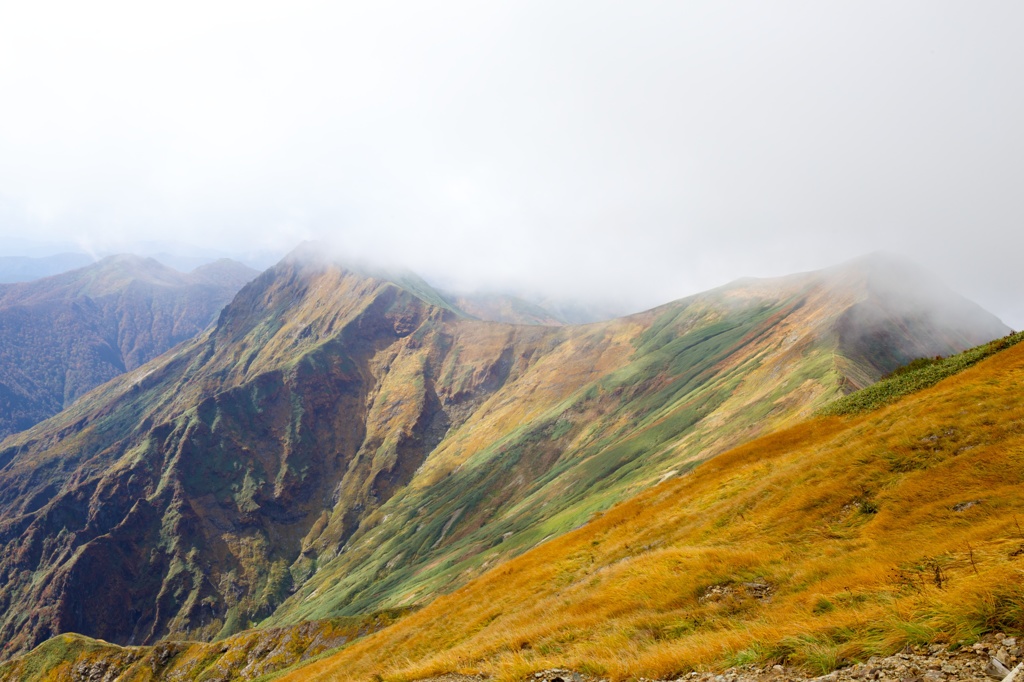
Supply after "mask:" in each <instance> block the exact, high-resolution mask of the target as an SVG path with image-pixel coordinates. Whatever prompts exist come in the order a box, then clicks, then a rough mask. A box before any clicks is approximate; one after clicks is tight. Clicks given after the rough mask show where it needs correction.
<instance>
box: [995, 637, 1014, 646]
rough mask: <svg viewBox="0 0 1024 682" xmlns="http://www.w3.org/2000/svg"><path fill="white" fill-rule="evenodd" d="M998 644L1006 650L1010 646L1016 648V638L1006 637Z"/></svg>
mask: <svg viewBox="0 0 1024 682" xmlns="http://www.w3.org/2000/svg"><path fill="white" fill-rule="evenodd" d="M999 643H1000V644H1002V645H1003V646H1005V647H1007V648H1009V647H1011V646H1017V638H1016V637H1007V638H1005V639H1003V640H1002V641H1001V642H999Z"/></svg>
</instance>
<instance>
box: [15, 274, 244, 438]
mask: <svg viewBox="0 0 1024 682" xmlns="http://www.w3.org/2000/svg"><path fill="white" fill-rule="evenodd" d="M255 274H256V273H255V272H254V271H252V270H250V269H248V268H247V267H245V266H243V265H241V264H239V263H235V262H233V261H227V260H224V261H217V262H215V263H211V264H209V265H205V266H203V267H200V268H197V269H196V270H194V271H193V272H192V273H190V274H183V273H180V272H177V271H175V270H172V269H170V268H168V267H166V266H163V265H161V264H160V263H158V262H157V261H155V260H152V259H144V258H140V257H137V256H110V257H107V258H104V259H102V260H100V261H98V262H96V263H94V264H92V265H88V266H86V267H83V268H79V269H77V270H72V271H69V272H65V273H63V274H60V275H56V276H53V277H46V278H44V279H39V280H35V281H32V282H24V283H17V284H0V436H4V435H7V434H9V433H13V432H15V431H21V430H24V429H26V428H28V427H30V426H32V425H33V424H36V423H38V422H39V421H42V420H43V419H46V418H47V417H50V416H52V415H54V414H56V413H57V412H59V411H60V410H62V409H64V408H65V407H67V406H69V405H71V404H72V403H74V402H75V401H76V400H77V399H78V398H80V397H81V396H82V395H84V394H85V393H87V392H88V391H90V390H91V389H93V388H94V387H96V386H98V385H99V384H101V383H103V382H105V381H107V380H109V379H111V378H113V377H115V376H117V375H118V374H121V373H123V372H125V371H128V370H132V369H135V368H137V367H139V366H141V365H142V364H144V363H145V362H147V361H149V360H151V359H153V358H154V357H156V356H157V355H159V354H161V353H163V352H164V351H166V350H167V349H169V348H171V347H172V346H174V345H176V344H178V343H180V342H182V341H184V340H186V339H188V338H191V337H192V336H194V335H195V334H197V333H199V332H200V331H201V330H202V329H204V328H205V327H206V326H207V325H209V324H210V323H211V322H212V321H213V319H214V318H215V316H216V314H217V313H218V312H219V311H220V309H221V308H222V307H223V306H224V304H225V303H227V302H228V301H229V300H231V297H232V296H234V294H235V293H236V292H237V291H238V290H239V289H240V288H241V287H242V285H243V284H245V282H247V281H248V280H250V279H252V277H253V276H255Z"/></svg>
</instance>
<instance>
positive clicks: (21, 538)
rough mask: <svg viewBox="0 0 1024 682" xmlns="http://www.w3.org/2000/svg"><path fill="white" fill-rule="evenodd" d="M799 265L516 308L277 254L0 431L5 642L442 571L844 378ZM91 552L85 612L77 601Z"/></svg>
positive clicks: (161, 623)
mask: <svg viewBox="0 0 1024 682" xmlns="http://www.w3.org/2000/svg"><path fill="white" fill-rule="evenodd" d="M802 282H803V283H802V284H801V285H800V286H796V287H795V288H793V287H790V288H788V289H787V288H786V287H782V288H781V289H779V285H770V286H769V285H765V286H761V287H759V288H757V287H755V290H743V291H737V290H735V289H734V290H728V291H716V292H710V293H708V294H705V295H697V296H694V297H690V298H688V299H683V300H681V301H677V302H675V303H672V304H667V305H666V306H662V307H660V308H658V309H654V310H652V311H646V312H645V313H640V314H638V315H634V316H630V317H627V318H622V319H619V320H612V321H609V322H606V323H596V324H590V325H585V326H582V327H540V326H515V325H507V324H499V323H489V322H483V321H477V320H471V319H467V318H466V317H465V316H464V315H461V314H460V313H459V312H457V311H455V310H453V309H452V308H450V307H438V306H437V305H434V303H433V302H432V300H431V299H433V298H434V293H435V292H432V291H431V290H424V289H423V288H422V286H421V285H419V284H418V283H413V284H411V285H410V284H406V285H404V286H403V285H402V284H398V283H395V282H391V281H385V280H379V279H373V278H368V277H365V276H362V275H359V274H357V273H354V272H352V271H349V270H347V269H344V268H339V267H336V266H334V265H333V264H331V263H330V262H329V261H326V260H324V259H321V258H313V259H309V258H305V257H303V256H302V254H301V253H300V254H296V255H293V256H290V257H289V258H286V259H285V260H283V261H282V262H281V263H279V264H278V265H277V266H275V267H274V268H271V269H270V270H268V271H267V272H265V273H263V274H262V275H260V276H259V277H257V278H256V279H255V280H253V281H252V282H250V283H249V284H247V285H246V286H245V287H243V288H242V290H241V291H240V292H239V293H238V295H237V296H236V297H235V299H234V301H233V302H232V303H231V304H230V305H228V306H227V307H225V309H224V310H223V311H222V312H221V314H220V317H219V319H218V322H217V325H216V326H215V327H213V328H211V329H210V330H208V331H207V332H205V333H204V334H203V335H201V336H200V337H197V338H196V339H194V340H192V341H191V342H189V343H186V344H184V345H183V346H181V347H179V348H178V349H176V350H175V351H173V352H171V353H169V354H167V355H165V356H162V357H161V358H158V359H157V360H156V361H154V362H151V363H150V364H148V365H146V366H144V367H141V368H139V369H137V370H135V371H133V372H129V373H127V374H125V375H124V376H122V377H119V378H116V379H115V380H114V381H112V382H110V383H109V384H106V385H104V386H102V387H100V388H98V389H96V391H94V393H93V394H90V396H89V398H90V399H89V400H88V401H80V402H78V403H76V404H74V405H72V406H71V407H70V408H69V409H68V410H66V411H65V412H63V413H62V414H60V415H57V416H56V417H54V418H52V419H51V420H49V421H48V422H45V423H43V424H40V425H37V426H36V427H34V428H32V429H30V430H29V431H27V432H25V433H23V434H17V435H15V436H12V437H9V438H8V439H7V440H6V441H4V442H3V443H0V515H2V516H0V518H2V519H3V521H2V522H0V537H2V538H3V540H4V549H3V550H2V551H0V574H2V575H4V576H5V581H6V582H5V583H4V584H3V586H2V587H0V605H2V606H3V611H2V615H0V636H2V637H3V638H4V640H5V641H6V645H5V652H6V653H7V654H8V655H9V654H10V653H13V652H15V651H19V650H24V649H25V648H26V647H29V646H31V645H32V644H33V643H36V642H38V641H41V640H42V639H45V638H46V637H48V636H50V635H52V634H56V633H57V632H66V631H76V632H80V633H82V634H86V635H89V636H98V637H101V638H103V639H108V640H110V641H114V642H121V643H127V642H133V643H146V642H153V641H157V640H159V639H162V638H165V637H167V636H187V637H193V638H195V637H198V638H201V639H209V638H212V637H215V636H224V635H228V634H231V633H232V632H236V631H238V630H241V629H244V628H246V627H249V626H251V625H254V624H256V623H261V622H262V623H263V624H266V625H275V624H276V625H281V624H290V623H296V622H299V621H301V620H307V619H310V618H314V619H315V618H322V617H332V616H339V615H350V614H353V613H367V612H369V611H373V610H379V609H381V608H392V607H403V606H408V605H410V604H415V603H418V602H419V601H422V600H424V599H427V598H429V595H432V594H436V593H437V592H438V591H444V590H447V589H451V588H452V587H454V586H457V585H459V584H462V583H464V582H465V581H467V580H468V579H470V578H471V577H473V576H474V575H477V574H479V573H480V572H482V571H483V570H485V569H486V568H488V567H489V566H490V565H493V564H494V563H495V562H498V561H502V560H504V559H507V558H509V557H510V556H515V555H517V554H519V553H522V552H523V551H526V549H528V548H529V547H531V546H533V545H535V544H536V543H537V542H539V541H540V540H541V539H543V538H544V537H545V536H547V535H550V534H558V533H561V532H564V531H565V530H568V529H570V528H572V527H574V526H576V525H578V524H579V523H581V522H582V521H585V520H586V519H587V518H589V516H590V515H591V514H592V513H594V512H595V511H599V510H601V509H604V508H607V507H608V506H610V505H611V504H612V503H614V502H615V501H618V500H621V499H624V498H625V497H628V496H630V495H632V494H634V493H635V492H637V491H639V490H641V489H643V488H645V487H647V486H649V485H651V484H653V483H655V482H657V481H658V480H659V479H662V478H663V477H665V476H669V477H671V476H675V475H678V474H679V473H680V472H681V471H685V470H687V469H688V468H692V466H694V465H695V464H696V463H697V462H699V461H702V460H703V459H706V458H708V457H710V456H713V455H714V454H715V453H716V452H719V451H721V450H722V449H726V448H728V447H729V446H730V445H731V444H736V443H739V442H742V441H744V440H747V439H749V438H750V437H752V436H754V435H757V434H758V433H761V432H763V431H765V430H770V429H774V428H778V427H780V426H782V425H785V424H786V423H789V422H791V421H792V420H794V419H798V418H800V416H801V415H805V414H809V412H810V411H812V410H813V409H815V407H816V406H819V405H820V404H821V403H822V402H824V401H825V400H827V399H828V398H829V397H834V396H838V395H840V394H842V393H843V392H844V390H845V389H844V386H845V384H844V383H843V382H844V381H847V382H850V385H853V384H854V383H856V381H857V380H858V379H857V378H856V377H854V378H852V379H851V378H849V377H848V376H847V374H845V373H843V372H842V371H841V367H840V366H839V364H837V361H836V357H838V356H837V352H836V351H837V348H838V345H837V343H838V333H837V332H836V331H835V327H834V323H835V320H836V319H837V318H838V316H839V315H840V314H841V312H842V310H844V309H848V308H849V306H852V305H855V304H856V302H857V301H856V300H854V299H856V298H857V297H856V295H854V294H851V293H849V292H847V294H846V296H845V298H837V291H833V290H830V289H828V287H826V286H824V285H823V284H822V283H821V282H820V281H818V280H815V279H814V278H811V279H809V280H806V281H802ZM780 291H781V293H780ZM840 300H842V301H843V303H842V305H840ZM844 305H845V306H847V307H846V308H843V307H842V306H844ZM989 322H990V324H991V325H993V327H992V328H993V329H995V328H999V329H1000V330H1002V326H1000V325H999V324H998V322H996V321H992V320H990V321H989ZM907 331H911V332H912V331H913V330H910V329H908V330H907ZM930 333H933V336H934V337H935V338H936V339H939V340H943V342H944V343H946V344H947V346H948V347H949V348H951V349H952V348H953V347H955V346H956V345H963V346H967V345H973V344H970V343H969V337H972V336H975V337H977V336H984V335H985V334H986V333H987V332H985V331H984V330H968V329H956V328H950V329H938V328H936V329H934V330H932V331H931V332H930ZM910 336H912V334H911V335H910ZM910 336H907V337H906V338H907V339H909V338H910ZM982 340H985V339H982ZM888 343H891V344H892V345H893V349H894V350H893V352H892V353H890V355H892V356H893V357H896V356H898V355H900V354H901V353H902V354H904V355H905V354H906V352H905V350H900V348H902V346H900V344H901V343H903V344H904V345H905V344H906V341H905V340H902V341H901V339H900V338H897V337H891V338H890V339H889V341H888ZM907 359H910V358H907ZM844 361H845V362H848V363H850V364H851V365H853V366H856V367H863V368H862V369H861V373H862V374H863V375H864V376H868V375H871V373H872V372H874V371H875V370H874V369H872V368H871V367H870V366H869V365H870V363H866V362H865V358H863V357H858V356H853V357H850V358H844ZM881 362H882V364H885V363H887V362H889V360H888V359H883V360H882V361H881ZM876 378H877V377H876ZM41 471H48V472H51V473H50V474H48V475H49V476H50V478H49V479H48V480H47V479H45V478H44V479H43V480H40V474H39V473H38V472H41ZM44 481H45V482H44ZM61 528H63V531H61ZM101 566H102V567H104V568H103V570H104V571H105V584H104V586H103V590H104V591H103V594H97V593H96V592H95V589H93V594H91V595H89V599H92V600H97V599H99V600H103V601H105V602H108V603H109V604H111V606H110V607H109V608H108V609H106V610H103V611H99V610H95V609H91V608H90V606H89V605H88V604H90V603H92V602H91V601H86V597H85V596H83V594H82V592H81V590H82V589H83V588H84V587H85V586H86V585H90V584H92V581H94V580H95V578H96V573H95V572H96V571H97V570H100V568H99V567H101ZM32 576H46V578H45V580H44V581H42V582H41V583H40V582H39V581H38V579H37V578H32ZM41 584H42V585H45V588H40V585H41ZM127 623H132V625H131V628H130V629H128V628H127V627H126V624H127Z"/></svg>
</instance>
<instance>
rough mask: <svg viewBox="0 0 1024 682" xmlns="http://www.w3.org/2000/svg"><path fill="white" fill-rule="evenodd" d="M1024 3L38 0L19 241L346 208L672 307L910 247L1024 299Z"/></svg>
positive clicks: (78, 245) (377, 251)
mask: <svg viewBox="0 0 1024 682" xmlns="http://www.w3.org/2000/svg"><path fill="white" fill-rule="evenodd" d="M1022 29H1024V6H1022V5H1020V4H1019V3H1013V2H988V3H984V4H980V5H970V6H969V5H967V4H963V3H952V2H906V3H899V4H896V5H893V4H891V3H882V2H868V3H863V2H858V3H853V2H837V3H828V4H821V3H809V2H807V3H799V2H783V3H772V4H771V5H769V6H766V5H763V4H758V3H753V2H737V3H728V4H725V3H710V2H708V3H687V4H685V5H683V4H675V3H661V2H644V3H633V4H630V5H629V6H628V7H627V6H622V5H619V4H615V3H603V2H596V3H595V2H588V3H583V2H562V3H539V2H524V3H516V4H514V5H498V4H485V5H484V4H479V3H472V2H446V3H438V4H433V5H430V6H426V5H423V4H418V3H374V4H373V5H372V6H365V5H363V4H343V5H338V4H332V3H320V2H298V3H290V4H289V5H288V7H284V6H279V5H274V4H271V3H239V2H223V3H216V4H209V3H203V4H200V3H198V2H184V3H178V4H175V5H173V6H168V7H161V8H146V7H143V6H139V5H136V4H133V3H127V2H100V3H96V4H90V5H88V6H80V5H76V4H73V3H61V2H58V3H52V2H41V3H32V4H23V5H21V6H12V7H8V8H5V9H3V10H0V93H3V96H4V102H5V106H4V107H2V108H0V255H22V254H25V255H32V254H28V253H25V252H26V251H31V250H32V249H42V250H43V251H44V252H45V251H46V249H47V248H51V247H52V248H55V249H66V248H73V249H75V250H81V251H84V252H87V253H109V252H116V251H138V250H139V245H140V244H150V245H154V244H157V245H158V244H165V245H166V244H180V245H182V246H183V247H185V248H186V250H187V248H195V249H197V250H198V251H200V252H202V253H205V254H215V253H219V254H223V255H231V256H234V257H240V258H241V259H243V260H245V258H247V257H248V258H263V259H264V261H262V262H261V264H265V262H266V259H268V258H270V254H283V253H285V252H287V251H289V250H290V249H291V248H293V247H294V246H295V245H297V244H298V243H299V242H300V241H302V240H305V239H317V240H321V241H325V242H328V243H330V244H332V245H333V246H334V248H337V249H338V250H341V251H343V252H345V253H347V254H351V255H352V257H354V258H363V259H367V260H371V261H374V262H379V263H382V264H384V265H391V266H397V265H400V266H404V267H408V268H410V269H412V270H414V271H416V272H418V273H419V274H421V275H422V276H423V277H425V278H426V279H428V280H429V281H431V282H432V283H436V284H438V285H440V286H445V287H448V288H451V289H461V290H472V289H484V290H498V291H517V292H521V291H524V290H527V289H532V290H534V291H537V292H549V293H550V294H552V295H558V296H561V297H564V298H572V299H584V300H615V301H616V302H617V303H619V304H620V305H624V306H626V307H629V308H635V309H640V308H643V307H649V306H651V305H656V304H659V303H664V302H666V301H669V300H673V299H676V298H680V297H683V296H686V295H689V294H692V293H695V292H698V291H702V290H706V289H709V288H712V287H715V286H719V285H721V284H724V283H726V282H728V281H731V280H734V279H737V278H740V277H746V276H751V277H770V276H778V275H784V274H789V273H793V272H799V271H807V270H815V269H820V268H823V267H828V266H830V265H834V264H836V263H839V262H843V261H846V260H849V259H851V258H853V257H856V256H859V255H861V254H864V253H869V252H873V251H879V250H881V251H887V252H893V253H896V254H901V255H903V256H905V257H907V258H909V259H910V260H913V261H915V262H917V263H919V264H920V265H922V266H923V267H925V268H926V269H928V270H930V271H932V272H933V273H935V274H937V275H938V276H940V277H941V278H942V279H943V280H944V281H945V282H946V283H947V284H948V285H949V286H950V287H951V288H953V289H954V290H956V291H958V292H960V293H962V294H964V295H965V296H967V297H968V298H971V299H972V300H974V301H976V302H978V303H979V304H981V305H982V306H983V307H985V308H986V309H988V310H989V311H991V312H992V313H994V314H996V315H997V316H998V317H1000V318H1001V319H1002V320H1003V321H1004V322H1006V323H1007V324H1009V325H1010V326H1011V327H1014V328H1020V327H1022V326H1024V299H1022V297H1021V295H1020V294H1021V292H1022V291H1024V268H1021V267H1020V266H1019V263H1018V254H1020V253H1022V252H1024V229H1022V228H1024V198H1022V197H1021V193H1020V187H1021V186H1022V185H1024V128H1022V126H1021V125H1020V123H1019V122H1020V121H1021V120H1024V93H1022V91H1021V88H1020V87H1019V84H1018V81H1019V74H1020V73H1021V72H1022V71H1024V43H1022V41H1020V40H1019V35H1020V34H1021V32H1022ZM188 245H191V247H189V246H188ZM54 252H57V251H54ZM35 255H41V253H39V252H38V251H37V252H36V253H35ZM200 255H201V254H200Z"/></svg>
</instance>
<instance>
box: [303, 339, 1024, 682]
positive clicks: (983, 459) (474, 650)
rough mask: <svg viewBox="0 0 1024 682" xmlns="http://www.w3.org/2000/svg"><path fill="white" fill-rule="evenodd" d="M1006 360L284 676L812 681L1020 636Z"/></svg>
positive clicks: (1022, 490)
mask: <svg viewBox="0 0 1024 682" xmlns="http://www.w3.org/2000/svg"><path fill="white" fill-rule="evenodd" d="M1022 387H1024V345H1019V346H1016V347H1013V348H1010V349H1008V350H1006V351H1003V352H1001V353H998V354H997V355H995V356H993V357H991V358H989V359H987V360H985V361H984V362H982V363H980V364H978V365H977V366H975V367H973V368H971V369H969V370H967V371H965V372H963V373H962V374H959V375H956V376H954V377H951V378H949V379H947V380H945V381H943V382H941V383H939V384H938V385H936V386H934V387H932V388H930V389H927V390H925V391H922V392H920V393H916V394H914V395H911V396H908V397H905V398H904V399H902V400H901V401H899V402H897V403H895V404H893V405H890V406H888V407H886V408H883V409H881V410H878V411H875V412H872V413H869V414H865V415H860V416H855V417H830V418H818V419H813V420H811V421H808V422H806V423H803V424H800V425H798V426H796V427H793V428H790V429H787V430H785V431H782V432H778V433H776V434H773V435H770V436H767V437H763V438H760V439H758V440H756V441H753V442H751V443H749V444H747V445H744V446H742V447H739V448H737V449H735V450H732V451H730V452H729V453H726V454H723V455H721V456H719V457H717V458H715V459H713V460H711V461H709V462H707V463H705V464H704V465H702V466H701V467H699V468H698V469H696V470H694V471H693V472H692V473H691V474H689V475H687V476H685V477H682V478H679V479H674V480H670V481H667V482H665V483H663V484H661V485H659V486H657V487H655V488H653V489H651V490H649V491H648V492H645V493H643V494H641V495H639V496H638V497H636V498H634V499H632V500H630V501H628V502H626V503H623V504H620V505H618V506H617V507H615V508H613V509H611V510H609V511H608V512H606V513H605V514H603V515H602V516H600V517H599V518H596V519H594V520H593V521H592V522H591V523H589V524H588V525H586V526H584V527H583V528H581V529H579V530H577V531H575V532H573V533H571V534H568V535H566V536H563V537H560V538H556V539H554V540H552V541H551V542H548V543H546V544H544V545H542V546H540V547H538V548H537V549H535V550H533V551H531V552H528V553H526V554H524V555H522V556H520V557H518V558H517V559H514V560H512V561H509V562H507V563H505V564H503V565H500V566H498V567H496V568H495V569H493V570H491V571H489V572H488V573H486V574H484V575H483V576H482V577H480V578H479V579H477V580H475V581H473V582H472V583H470V584H468V585H467V586H466V587H464V588H463V589H461V590H459V591H457V592H454V593H452V594H450V595H447V596H443V597H440V598H438V599H437V600H436V601H434V602H433V603H432V604H431V605H430V606H428V607H427V608H425V609H423V610H421V611H419V612H417V613H415V614H413V615H411V616H408V617H407V618H405V619H403V620H402V621H400V622H398V623H397V624H396V625H394V626H392V627H389V628H387V629H385V630H383V631H381V632H379V633H377V634H375V635H373V636H371V637H368V638H365V639H363V640H360V641H358V642H355V643H353V644H352V645H350V646H349V647H347V648H346V649H344V650H343V651H342V652H340V653H339V654H337V655H335V656H333V657H331V658H328V659H325V660H323V661H320V662H318V663H316V664H314V665H311V666H308V667H305V668H302V669H300V670H299V671H297V672H296V673H293V674H292V676H290V677H287V678H285V679H294V680H300V679H301V680H341V679H345V680H348V679H381V678H383V679H385V680H410V679H417V678H422V677H426V676H430V675H433V674H437V673H442V672H446V671H467V672H468V671H482V672H485V673H488V674H490V675H494V676H496V677H497V678H499V679H514V678H516V677H518V676H520V675H523V674H525V673H528V672H530V671H533V670H538V669H541V668H546V667H556V666H557V667H571V668H574V669H577V670H581V671H590V672H594V673H599V674H602V675H607V676H609V677H611V678H612V679H626V678H629V677H634V676H640V675H643V676H648V677H654V676H665V675H670V674H673V673H677V672H680V671H685V670H688V669H696V668H706V667H711V668H713V667H722V666H727V665H730V664H736V663H743V662H752V661H755V660H759V661H767V660H773V659H777V660H787V661H789V662H792V663H797V664H802V665H804V666H806V667H807V668H809V669H813V670H822V671H824V670H829V669H831V668H834V667H836V666H838V665H842V664H843V663H846V662H848V661H854V660H858V659H863V658H866V657H868V656H870V655H872V654H877V653H888V652H892V651H895V650H898V649H900V648H901V647H903V646H904V645H905V644H907V643H911V642H922V641H940V642H949V643H950V644H952V645H955V644H956V643H959V642H970V641H972V639H973V638H975V637H977V636H978V635H979V634H980V633H982V632H984V631H986V630H988V629H992V628H999V629H1003V630H1007V631H1020V630H1021V629H1022V628H1024V582H1022V580H1021V578H1022V569H1024V531H1022V529H1021V526H1020V525H1019V524H1020V523H1024V518H1021V517H1024V486H1022V485H1021V484H1022V483H1024V400H1022V399H1021V395H1022V392H1021V391H1022Z"/></svg>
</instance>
